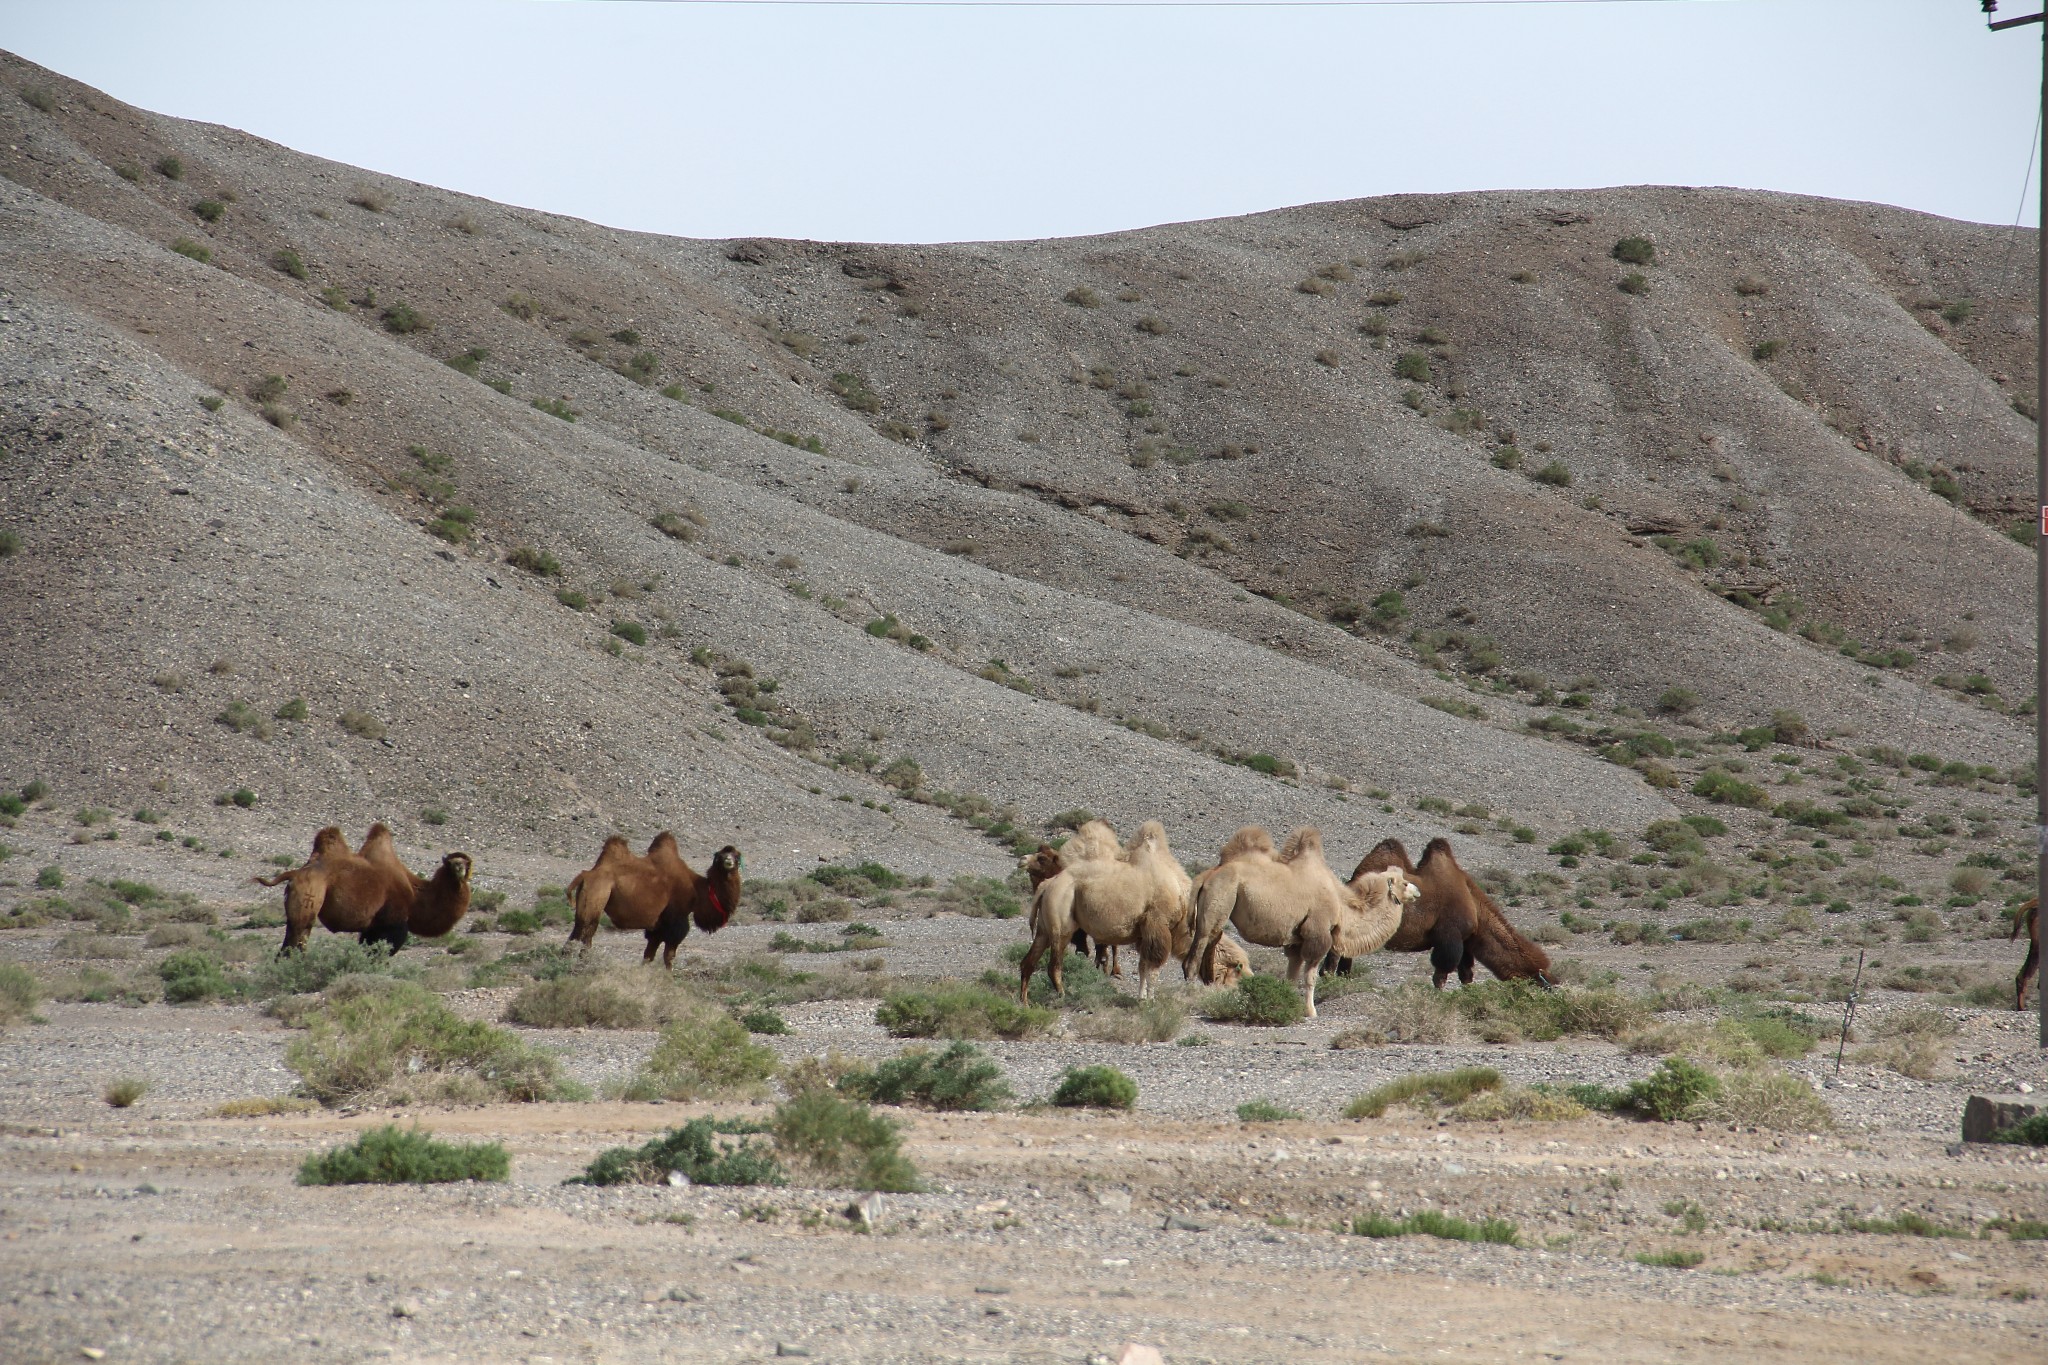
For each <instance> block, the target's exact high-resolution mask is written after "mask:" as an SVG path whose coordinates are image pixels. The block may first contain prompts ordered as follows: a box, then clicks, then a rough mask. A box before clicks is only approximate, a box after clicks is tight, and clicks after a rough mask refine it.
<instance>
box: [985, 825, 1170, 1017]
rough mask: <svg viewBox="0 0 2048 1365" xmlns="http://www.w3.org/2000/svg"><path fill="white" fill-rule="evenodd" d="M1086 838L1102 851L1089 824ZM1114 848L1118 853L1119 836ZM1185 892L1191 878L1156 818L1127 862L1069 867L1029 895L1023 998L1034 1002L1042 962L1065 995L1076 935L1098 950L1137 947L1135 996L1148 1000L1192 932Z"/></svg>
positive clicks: (1093, 861) (1092, 861)
mask: <svg viewBox="0 0 2048 1365" xmlns="http://www.w3.org/2000/svg"><path fill="white" fill-rule="evenodd" d="M1090 824H1091V825H1100V822H1099V821H1091V822H1090ZM1100 828H1101V829H1102V830H1107V829H1108V826H1106V825H1101V826H1100ZM1081 833H1082V834H1089V836H1090V839H1091V843H1090V845H1089V847H1095V848H1099V847H1100V835H1099V833H1091V832H1090V826H1089V825H1084V826H1082V829H1081ZM1076 837H1077V838H1078V837H1080V836H1079V835H1077V836H1076ZM1110 847H1112V848H1114V847H1115V844H1114V835H1112V836H1111V843H1110ZM1187 894H1188V874H1187V872H1186V871H1185V870H1184V869H1183V868H1182V867H1181V865H1180V863H1179V861H1178V860H1177V859H1175V857H1174V856H1173V850H1172V849H1171V848H1169V847H1168V846H1167V842H1166V830H1165V828H1164V827H1163V826H1162V825H1161V824H1160V823H1159V822H1158V821H1157V820H1147V821H1146V822H1145V823H1144V825H1142V826H1141V827H1140V828H1139V830H1138V833H1137V835H1136V836H1135V837H1134V838H1132V840H1131V843H1130V847H1128V848H1126V849H1124V850H1123V851H1122V856H1120V857H1107V858H1104V857H1090V858H1084V859H1081V860H1079V861H1076V862H1073V863H1071V864H1070V865H1069V866H1067V867H1065V868H1063V869H1062V870H1061V871H1060V872H1058V873H1057V874H1055V875H1054V876H1052V877H1049V878H1047V879H1046V881H1045V882H1044V883H1043V884H1041V885H1040V886H1039V888H1038V890H1037V891H1036V892H1034V893H1033V894H1032V897H1031V948H1030V951H1028V952H1026V953H1025V955H1024V962H1023V968H1022V970H1021V972H1020V973H1019V977H1018V986H1017V991H1018V996H1019V998H1020V999H1023V1000H1025V1001H1026V1002H1028V1001H1029V1000H1030V998H1031V974H1032V973H1033V972H1035V971H1037V970H1038V964H1039V961H1040V960H1041V959H1046V968H1045V972H1046V977H1047V979H1048V980H1050V981H1051V982H1052V986H1053V989H1054V990H1056V991H1058V992H1060V993H1061V994H1062V995H1064V994H1065V993H1066V977H1065V972H1064V970H1063V967H1064V962H1063V960H1062V959H1063V958H1064V957H1065V955H1066V946H1067V944H1068V943H1069V942H1070V941H1071V940H1072V938H1073V935H1074V931H1075V930H1076V929H1079V930H1081V931H1083V932H1085V933H1086V934H1087V935H1088V936H1089V937H1090V938H1091V939H1093V940H1095V942H1096V943H1097V944H1098V945H1104V944H1107V945H1110V946H1115V945H1119V944H1125V943H1135V944H1137V945H1138V998H1139V999H1141V1000H1142V999H1144V998H1145V997H1146V996H1148V995H1150V994H1151V993H1152V977H1153V975H1154V974H1155V973H1157V972H1158V970H1159V968H1160V966H1161V964H1163V963H1164V962H1165V961H1166V959H1167V958H1168V956H1170V955H1171V954H1172V953H1174V952H1176V951H1180V950H1182V944H1181V943H1180V942H1179V941H1178V940H1179V939H1181V938H1183V937H1184V936H1185V934H1186V932H1187ZM1048 954H1049V955H1050V956H1049V957H1048Z"/></svg>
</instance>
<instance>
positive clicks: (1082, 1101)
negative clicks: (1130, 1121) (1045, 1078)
mask: <svg viewBox="0 0 2048 1365" xmlns="http://www.w3.org/2000/svg"><path fill="white" fill-rule="evenodd" d="M1052 1102H1053V1103H1054V1104H1057V1105H1059V1106H1061V1107H1062V1108H1065V1109H1129V1108H1131V1107H1132V1106H1134V1105H1135V1104H1137V1102H1138V1083H1137V1082H1136V1081H1134V1080H1132V1079H1131V1078H1130V1077H1129V1076H1126V1075H1124V1073H1123V1072H1121V1071H1118V1070H1117V1069H1116V1068H1115V1067H1113V1066H1071V1067H1068V1068H1067V1073H1066V1075H1064V1076H1062V1077H1060V1083H1059V1086H1058V1087H1057V1088H1056V1089H1054V1091H1053V1092H1052Z"/></svg>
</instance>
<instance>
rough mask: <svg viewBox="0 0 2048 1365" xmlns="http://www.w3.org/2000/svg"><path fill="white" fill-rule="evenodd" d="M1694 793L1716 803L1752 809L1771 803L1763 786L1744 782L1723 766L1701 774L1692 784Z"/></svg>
mask: <svg viewBox="0 0 2048 1365" xmlns="http://www.w3.org/2000/svg"><path fill="white" fill-rule="evenodd" d="M1692 794H1693V795H1694V796H1697V797H1701V798H1702V799H1704V800H1708V801H1712V802H1714V803H1715V804H1716V805H1723V806H1747V807H1749V808H1750V809H1751V810H1758V809H1761V808H1763V807H1765V806H1768V805H1770V804H1771V799H1770V797H1769V796H1768V795H1767V794H1766V793H1765V791H1764V789H1763V788H1762V787H1759V786H1756V785H1755V784H1754V783H1750V782H1744V781H1743V780H1742V779H1740V778H1738V777H1735V776H1733V775H1732V774H1730V773H1728V772H1727V771H1725V770H1723V769H1721V768H1711V769H1709V770H1708V771H1706V772H1704V773H1702V774H1700V778H1699V780H1698V781H1697V782H1695V783H1693V784H1692Z"/></svg>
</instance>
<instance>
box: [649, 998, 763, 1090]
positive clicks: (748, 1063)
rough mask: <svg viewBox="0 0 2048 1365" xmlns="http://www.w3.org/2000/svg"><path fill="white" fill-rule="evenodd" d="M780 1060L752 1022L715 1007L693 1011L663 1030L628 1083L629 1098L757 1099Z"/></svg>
mask: <svg viewBox="0 0 2048 1365" xmlns="http://www.w3.org/2000/svg"><path fill="white" fill-rule="evenodd" d="M779 1065H780V1063H779V1062H778V1061H777V1060H776V1056H775V1053H774V1051H773V1050H771V1049H769V1048H767V1047H764V1046H763V1045H762V1044H760V1043H757V1042H754V1041H753V1039H752V1038H751V1037H749V1036H748V1034H747V1029H746V1026H745V1025H744V1024H742V1023H740V1022H739V1021H738V1020H737V1019H734V1018H732V1017H731V1016H730V1015H727V1014H725V1013H722V1012H719V1011H716V1010H712V1009H708V1008H707V1009H699V1010H694V1011H691V1012H689V1013H687V1014H685V1015H684V1016H682V1017H680V1018H678V1019H676V1021H675V1022H673V1023H671V1024H669V1025H668V1027H666V1028H664V1029H663V1030H662V1031H661V1041H660V1042H658V1043H656V1044H655V1046H654V1051H653V1053H652V1054H651V1055H650V1056H649V1057H648V1058H647V1060H646V1061H645V1062H643V1063H641V1065H640V1069H639V1071H638V1072H636V1073H635V1074H634V1075H633V1078H632V1079H631V1080H630V1081H628V1082H627V1083H626V1085H625V1087H624V1089H623V1091H622V1098H624V1099H629V1100H653V1099H666V1100H708V1099H754V1098H758V1097H759V1096H761V1095H764V1094H766V1093H767V1090H768V1081H769V1080H770V1078H772V1077H773V1076H774V1075H775V1072H776V1070H777V1069H778V1067H779Z"/></svg>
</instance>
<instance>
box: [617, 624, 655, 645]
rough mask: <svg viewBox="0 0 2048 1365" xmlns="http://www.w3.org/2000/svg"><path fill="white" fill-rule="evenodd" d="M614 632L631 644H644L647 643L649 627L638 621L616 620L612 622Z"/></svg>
mask: <svg viewBox="0 0 2048 1365" xmlns="http://www.w3.org/2000/svg"><path fill="white" fill-rule="evenodd" d="M612 634H613V635H616V636H617V637H618V638H619V639H621V640H624V641H625V642H626V643H627V644H629V645H644V644H646V643H647V627H645V626H643V625H641V624H640V623H639V622H638V621H614V622H612Z"/></svg>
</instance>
